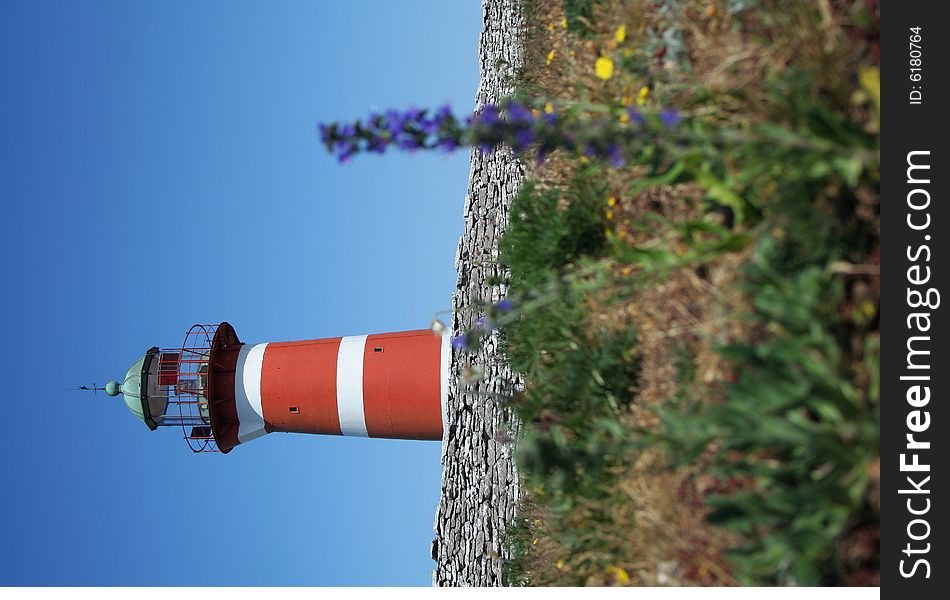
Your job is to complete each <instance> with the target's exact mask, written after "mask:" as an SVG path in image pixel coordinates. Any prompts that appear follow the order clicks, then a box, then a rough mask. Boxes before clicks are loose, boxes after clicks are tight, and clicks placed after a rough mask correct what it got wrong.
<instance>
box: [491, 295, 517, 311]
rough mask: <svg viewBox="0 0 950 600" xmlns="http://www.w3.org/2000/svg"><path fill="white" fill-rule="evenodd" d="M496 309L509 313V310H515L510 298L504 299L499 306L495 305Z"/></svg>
mask: <svg viewBox="0 0 950 600" xmlns="http://www.w3.org/2000/svg"><path fill="white" fill-rule="evenodd" d="M495 308H497V309H498V310H500V311H501V312H508V311H509V310H511V309H512V308H514V304H512V303H511V300H509V299H508V298H502V299H501V300H500V301H499V302H498V304H496V305H495Z"/></svg>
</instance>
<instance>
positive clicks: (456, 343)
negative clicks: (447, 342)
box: [452, 335, 468, 348]
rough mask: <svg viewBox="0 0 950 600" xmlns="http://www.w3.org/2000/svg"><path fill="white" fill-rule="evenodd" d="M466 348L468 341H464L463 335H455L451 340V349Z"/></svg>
mask: <svg viewBox="0 0 950 600" xmlns="http://www.w3.org/2000/svg"><path fill="white" fill-rule="evenodd" d="M467 346H468V341H466V339H465V336H464V335H457V336H455V337H454V338H452V347H453V348H465V347H467Z"/></svg>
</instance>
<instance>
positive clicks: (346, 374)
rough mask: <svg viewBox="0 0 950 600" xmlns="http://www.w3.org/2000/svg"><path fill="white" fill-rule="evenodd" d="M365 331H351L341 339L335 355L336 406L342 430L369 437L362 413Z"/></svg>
mask: <svg viewBox="0 0 950 600" xmlns="http://www.w3.org/2000/svg"><path fill="white" fill-rule="evenodd" d="M365 349H366V336H365V335H350V336H346V337H344V338H343V339H342V340H340V350H339V352H338V353H337V355H336V409H337V412H338V413H339V415H340V433H342V434H343V435H358V436H361V437H369V434H367V433H366V417H365V416H364V414H363V352H364V350H365Z"/></svg>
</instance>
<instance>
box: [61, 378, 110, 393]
mask: <svg viewBox="0 0 950 600" xmlns="http://www.w3.org/2000/svg"><path fill="white" fill-rule="evenodd" d="M66 389H67V390H81V391H83V392H92V393H93V395H98V392H105V393H106V394H108V395H109V396H116V395H118V390H119V382H117V381H110V382H109V383H107V384H106V385H105V387H99V386H98V385H96V384H95V383H93V384H92V386H91V387H90V386H88V385H81V386H79V387H74V388H66Z"/></svg>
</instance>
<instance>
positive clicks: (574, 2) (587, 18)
mask: <svg viewBox="0 0 950 600" xmlns="http://www.w3.org/2000/svg"><path fill="white" fill-rule="evenodd" d="M598 4H604V1H603V0H564V15H565V16H566V18H567V30H568V31H570V32H572V33H576V34H578V35H581V36H584V37H588V36H590V34H591V25H592V23H593V21H594V6H596V5H598Z"/></svg>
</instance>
